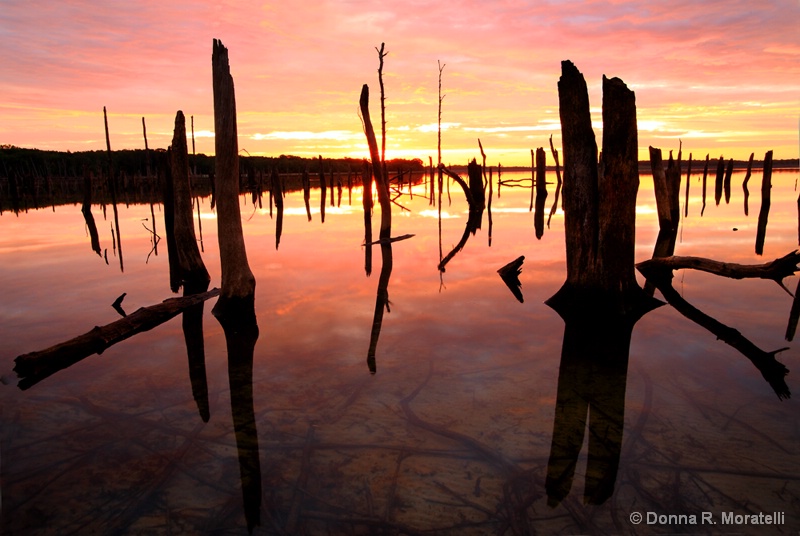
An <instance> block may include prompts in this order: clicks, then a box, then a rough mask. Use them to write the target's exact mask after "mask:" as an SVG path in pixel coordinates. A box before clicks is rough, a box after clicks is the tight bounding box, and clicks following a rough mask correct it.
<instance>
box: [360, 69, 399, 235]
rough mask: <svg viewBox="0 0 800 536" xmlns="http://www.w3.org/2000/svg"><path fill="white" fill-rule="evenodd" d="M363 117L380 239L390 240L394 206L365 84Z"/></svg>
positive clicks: (367, 87) (362, 101) (361, 100)
mask: <svg viewBox="0 0 800 536" xmlns="http://www.w3.org/2000/svg"><path fill="white" fill-rule="evenodd" d="M359 105H360V107H361V117H362V118H363V119H364V133H365V134H366V136H367V144H368V145H369V154H370V159H371V160H372V174H373V176H374V177H375V184H376V187H377V190H378V203H380V205H381V230H380V235H379V236H380V238H381V239H384V238H386V239H388V238H389V237H390V236H391V233H392V204H391V201H390V199H389V184H388V179H387V177H384V174H383V168H382V166H381V157H380V154H379V153H378V142H377V141H376V139H375V131H374V129H373V128H372V121H371V120H370V116H369V86H368V85H367V84H364V86H363V87H362V88H361V98H360V99H359Z"/></svg>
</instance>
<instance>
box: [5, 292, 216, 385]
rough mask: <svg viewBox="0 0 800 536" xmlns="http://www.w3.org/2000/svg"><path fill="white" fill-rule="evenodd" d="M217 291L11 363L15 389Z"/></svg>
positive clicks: (143, 311) (146, 310) (169, 303)
mask: <svg viewBox="0 0 800 536" xmlns="http://www.w3.org/2000/svg"><path fill="white" fill-rule="evenodd" d="M219 292H220V291H219V289H217V288H214V289H211V290H209V291H208V292H203V293H200V294H193V295H190V296H183V297H180V298H169V299H167V300H164V301H163V302H161V303H159V304H156V305H151V306H149V307H142V308H140V309H137V310H136V311H134V312H133V313H131V314H129V315H128V316H126V317H124V318H120V319H119V320H117V321H115V322H112V323H110V324H106V325H105V326H95V327H94V328H93V329H92V330H91V331H89V332H87V333H84V334H83V335H79V336H78V337H75V338H73V339H70V340H68V341H66V342H62V343H60V344H57V345H55V346H51V347H50V348H47V349H45V350H40V351H38V352H31V353H28V354H23V355H20V356H18V357H17V358H16V359H14V363H15V365H14V372H16V373H17V377H18V378H19V379H20V380H19V382H18V383H17V387H19V388H20V389H22V390H25V389H28V388H30V387H32V386H33V385H35V384H37V383H38V382H40V381H41V380H43V379H45V378H47V377H48V376H51V375H52V374H55V373H56V372H58V371H59V370H62V369H65V368H67V367H69V366H71V365H74V364H75V363H77V362H78V361H81V360H82V359H84V358H86V357H89V356H90V355H93V354H102V353H103V352H104V351H105V350H106V349H108V348H110V347H111V346H113V345H115V344H117V343H118V342H120V341H124V340H125V339H128V338H130V337H132V336H133V335H136V334H137V333H141V332H143V331H149V330H151V329H153V328H155V327H157V326H159V325H161V324H163V323H164V322H166V321H167V320H170V319H172V318H173V317H175V316H177V315H178V314H179V313H181V312H182V311H184V310H185V309H187V308H189V307H192V306H193V305H196V304H198V303H202V302H204V301H205V300H208V299H209V298H213V297H215V296H218V295H219Z"/></svg>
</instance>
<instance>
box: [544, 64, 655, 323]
mask: <svg viewBox="0 0 800 536" xmlns="http://www.w3.org/2000/svg"><path fill="white" fill-rule="evenodd" d="M561 65H562V76H561V79H560V80H559V82H558V90H559V106H560V115H561V129H562V143H563V151H564V187H563V196H564V197H563V201H564V228H565V233H566V249H567V279H566V282H565V283H564V286H563V287H562V288H561V290H559V291H558V293H556V295H554V296H553V297H552V298H550V299H549V300H548V301H547V303H548V304H549V305H551V307H553V308H554V309H556V311H557V312H558V313H559V314H561V315H562V317H563V316H564V315H565V313H567V312H568V309H570V308H574V306H575V305H574V303H575V302H574V299H575V298H578V297H580V296H583V297H585V298H586V299H590V301H593V300H595V299H600V301H604V302H605V301H608V300H610V301H611V302H613V303H614V306H613V308H614V309H616V310H618V311H619V312H620V314H623V315H626V316H627V315H632V317H635V318H638V317H639V316H641V315H642V314H644V313H645V312H647V311H649V310H650V309H652V308H653V307H654V306H655V304H654V303H653V301H652V300H651V299H650V298H648V297H646V296H645V294H644V293H643V292H642V289H641V288H640V287H639V285H638V284H637V283H636V276H635V273H634V246H635V227H636V195H637V193H638V189H639V165H638V156H637V152H638V132H637V124H636V99H635V95H634V93H633V92H632V91H630V90H629V89H628V88H627V86H626V85H625V83H624V82H623V81H622V80H620V79H618V78H613V79H608V78H605V77H604V78H603V123H604V128H603V166H604V169H603V173H602V176H601V175H600V174H599V171H598V163H597V143H596V141H595V137H594V132H593V131H592V123H591V116H590V113H589V96H588V92H587V87H586V81H585V80H584V78H583V75H582V74H581V73H580V72H579V71H578V70H577V68H575V66H574V65H573V64H572V63H571V62H569V61H565V62H562V64H561ZM659 213H660V214H661V211H659ZM665 216H667V218H668V213H666V214H665ZM668 219H669V218H668Z"/></svg>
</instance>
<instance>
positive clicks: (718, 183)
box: [714, 155, 725, 206]
mask: <svg viewBox="0 0 800 536" xmlns="http://www.w3.org/2000/svg"><path fill="white" fill-rule="evenodd" d="M724 182H725V158H723V156H722V155H719V160H718V161H717V177H716V179H715V180H714V202H715V203H716V204H717V206H719V202H720V201H721V200H722V189H723V188H722V187H723V183H724Z"/></svg>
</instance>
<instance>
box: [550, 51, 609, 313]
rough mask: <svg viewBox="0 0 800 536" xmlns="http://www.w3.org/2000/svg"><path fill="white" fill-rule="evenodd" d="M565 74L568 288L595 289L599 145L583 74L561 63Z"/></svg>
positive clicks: (560, 84) (561, 99)
mask: <svg viewBox="0 0 800 536" xmlns="http://www.w3.org/2000/svg"><path fill="white" fill-rule="evenodd" d="M561 73H562V74H561V78H560V79H559V81H558V100H559V113H560V115H561V131H562V146H563V151H564V188H563V195H564V213H565V217H564V232H565V235H566V249H567V281H566V283H565V286H574V287H578V288H580V287H584V286H585V287H595V286H597V285H598V284H599V281H598V279H599V278H598V276H597V274H596V273H595V270H596V264H595V262H596V257H597V241H598V232H599V229H598V225H597V179H598V172H597V142H596V141H595V137H594V131H593V130H592V120H591V115H590V113H589V94H588V90H587V87H586V81H585V80H584V78H583V74H581V73H580V71H578V69H577V68H576V67H575V65H573V64H572V62H569V61H563V62H561ZM562 288H563V287H562ZM551 299H552V298H551Z"/></svg>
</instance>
